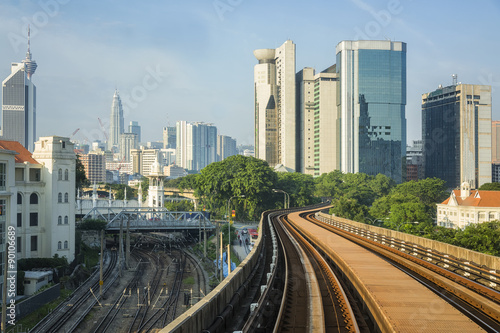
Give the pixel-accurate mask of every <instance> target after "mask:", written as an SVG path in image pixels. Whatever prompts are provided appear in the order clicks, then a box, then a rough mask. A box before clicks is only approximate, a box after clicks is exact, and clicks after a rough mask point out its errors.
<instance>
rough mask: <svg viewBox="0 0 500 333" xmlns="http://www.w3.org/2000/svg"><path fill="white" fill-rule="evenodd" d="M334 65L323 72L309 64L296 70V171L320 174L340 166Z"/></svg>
mask: <svg viewBox="0 0 500 333" xmlns="http://www.w3.org/2000/svg"><path fill="white" fill-rule="evenodd" d="M335 68H336V67H335V65H333V66H330V67H328V68H327V69H325V70H324V71H322V72H320V73H317V74H316V73H315V70H314V69H313V68H309V67H306V68H304V69H303V70H301V71H299V72H298V73H297V77H296V84H297V93H296V97H297V106H296V109H297V114H298V118H299V126H298V128H297V133H298V137H299V138H300V144H299V145H298V147H299V148H298V149H297V158H298V159H299V167H300V168H299V169H298V170H297V171H299V172H302V173H305V174H308V175H312V176H315V177H317V176H320V175H321V174H323V173H328V172H331V171H333V170H338V169H339V151H340V150H339V137H338V135H339V130H338V127H339V119H338V116H337V83H338V80H337V73H336V70H335Z"/></svg>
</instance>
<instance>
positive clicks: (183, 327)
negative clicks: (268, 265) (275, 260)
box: [160, 220, 263, 333]
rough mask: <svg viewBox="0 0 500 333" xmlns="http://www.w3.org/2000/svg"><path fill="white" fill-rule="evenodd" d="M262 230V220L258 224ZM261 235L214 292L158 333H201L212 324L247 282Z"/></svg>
mask: <svg viewBox="0 0 500 333" xmlns="http://www.w3.org/2000/svg"><path fill="white" fill-rule="evenodd" d="M259 230H262V220H261V222H260V224H259ZM261 237H262V234H261V233H259V237H258V238H257V241H256V242H255V245H254V248H253V249H252V251H251V252H250V253H249V254H248V256H247V257H246V259H245V260H243V261H242V262H241V263H240V265H239V266H238V267H237V268H236V269H235V270H234V271H233V272H231V274H229V276H228V277H226V278H225V279H224V280H223V281H222V282H221V283H220V284H219V285H218V286H217V287H216V288H215V289H214V290H212V291H211V292H210V293H209V294H208V295H207V296H205V297H204V298H203V299H201V300H200V301H199V302H198V303H196V304H195V305H194V306H193V307H192V308H191V309H189V310H188V311H186V312H185V313H183V314H182V315H180V316H179V317H177V319H176V320H174V321H173V322H171V323H170V324H169V325H168V326H167V327H165V328H163V329H162V330H161V331H160V332H161V333H167V332H186V333H190V332H201V331H203V330H204V329H206V328H208V327H209V326H210V324H212V322H213V320H214V317H215V316H217V315H218V314H220V313H221V312H222V311H223V310H224V308H225V307H226V305H227V304H228V303H229V301H230V300H231V298H232V297H233V296H234V295H235V293H236V291H237V290H238V288H240V286H241V285H242V284H243V283H244V282H245V281H246V280H247V278H248V276H249V275H250V274H251V273H252V271H253V269H254V267H255V266H256V264H257V261H258V260H259V256H260V252H261V249H262V246H263V242H261Z"/></svg>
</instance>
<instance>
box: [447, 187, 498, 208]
mask: <svg viewBox="0 0 500 333" xmlns="http://www.w3.org/2000/svg"><path fill="white" fill-rule="evenodd" d="M450 200H452V201H454V202H456V204H457V205H458V206H474V207H500V191H479V190H473V191H470V195H469V196H468V197H466V198H465V199H462V197H461V196H460V190H453V192H452V193H451V195H450V197H449V198H448V199H446V200H445V201H443V202H442V203H441V204H442V205H448V204H450Z"/></svg>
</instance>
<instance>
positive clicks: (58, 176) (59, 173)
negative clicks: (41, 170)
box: [57, 169, 62, 180]
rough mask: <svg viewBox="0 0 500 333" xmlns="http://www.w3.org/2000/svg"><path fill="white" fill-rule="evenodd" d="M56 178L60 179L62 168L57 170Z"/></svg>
mask: <svg viewBox="0 0 500 333" xmlns="http://www.w3.org/2000/svg"><path fill="white" fill-rule="evenodd" d="M57 180H62V169H59V171H58V172H57Z"/></svg>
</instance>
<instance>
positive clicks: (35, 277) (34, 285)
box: [23, 271, 53, 296]
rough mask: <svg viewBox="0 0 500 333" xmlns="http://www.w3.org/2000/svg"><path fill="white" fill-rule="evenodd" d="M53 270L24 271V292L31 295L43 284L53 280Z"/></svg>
mask: <svg viewBox="0 0 500 333" xmlns="http://www.w3.org/2000/svg"><path fill="white" fill-rule="evenodd" d="M52 276H53V272H52V271H27V272H24V283H23V284H24V294H25V295H27V296H31V295H33V294H34V293H36V292H37V291H38V290H40V288H42V287H43V286H46V285H48V284H49V283H50V282H52Z"/></svg>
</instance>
